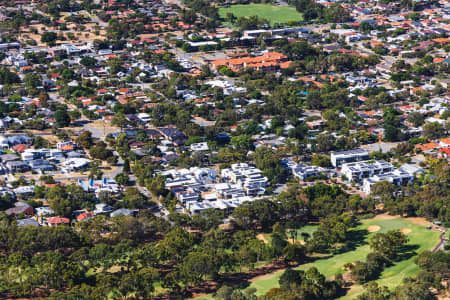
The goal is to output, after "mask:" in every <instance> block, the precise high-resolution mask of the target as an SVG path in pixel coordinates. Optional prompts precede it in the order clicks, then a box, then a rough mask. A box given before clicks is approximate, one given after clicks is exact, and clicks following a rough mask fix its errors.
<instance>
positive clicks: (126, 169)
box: [123, 158, 130, 174]
mask: <svg viewBox="0 0 450 300" xmlns="http://www.w3.org/2000/svg"><path fill="white" fill-rule="evenodd" d="M123 172H124V173H125V174H129V173H130V160H129V159H128V158H125V159H124V161H123Z"/></svg>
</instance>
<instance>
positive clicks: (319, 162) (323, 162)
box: [311, 154, 331, 168]
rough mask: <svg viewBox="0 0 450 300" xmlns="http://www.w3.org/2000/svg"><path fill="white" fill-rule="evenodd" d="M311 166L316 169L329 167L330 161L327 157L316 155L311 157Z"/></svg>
mask: <svg viewBox="0 0 450 300" xmlns="http://www.w3.org/2000/svg"><path fill="white" fill-rule="evenodd" d="M311 164H313V165H314V166H318V167H323V168H328V167H331V159H330V156H328V155H321V154H316V155H313V156H312V157H311Z"/></svg>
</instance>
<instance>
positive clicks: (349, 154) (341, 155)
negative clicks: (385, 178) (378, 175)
mask: <svg viewBox="0 0 450 300" xmlns="http://www.w3.org/2000/svg"><path fill="white" fill-rule="evenodd" d="M330 159H331V164H332V165H333V167H335V168H337V167H340V166H341V165H342V164H344V163H349V162H355V161H363V160H369V152H367V151H366V150H364V149H360V148H358V149H353V150H348V151H339V152H331V156H330Z"/></svg>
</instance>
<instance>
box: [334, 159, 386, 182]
mask: <svg viewBox="0 0 450 300" xmlns="http://www.w3.org/2000/svg"><path fill="white" fill-rule="evenodd" d="M392 171H394V167H393V166H392V165H391V164H390V163H388V162H387V161H384V160H378V161H360V162H352V163H345V164H342V169H341V172H342V174H344V175H345V177H347V180H348V181H361V180H363V179H364V178H369V177H372V176H375V175H379V174H385V173H389V172H392Z"/></svg>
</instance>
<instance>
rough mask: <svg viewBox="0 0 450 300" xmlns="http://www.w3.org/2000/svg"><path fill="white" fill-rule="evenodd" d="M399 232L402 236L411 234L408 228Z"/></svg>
mask: <svg viewBox="0 0 450 300" xmlns="http://www.w3.org/2000/svg"><path fill="white" fill-rule="evenodd" d="M400 232H401V233H403V234H408V233H410V232H411V229H409V228H403V229H400Z"/></svg>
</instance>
